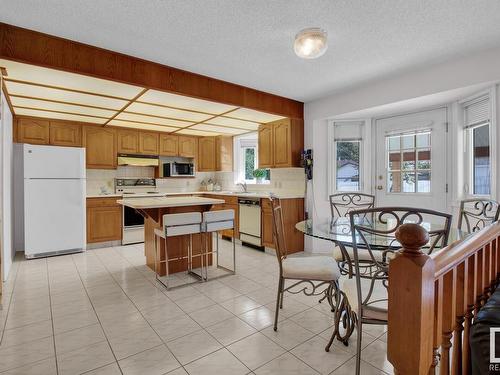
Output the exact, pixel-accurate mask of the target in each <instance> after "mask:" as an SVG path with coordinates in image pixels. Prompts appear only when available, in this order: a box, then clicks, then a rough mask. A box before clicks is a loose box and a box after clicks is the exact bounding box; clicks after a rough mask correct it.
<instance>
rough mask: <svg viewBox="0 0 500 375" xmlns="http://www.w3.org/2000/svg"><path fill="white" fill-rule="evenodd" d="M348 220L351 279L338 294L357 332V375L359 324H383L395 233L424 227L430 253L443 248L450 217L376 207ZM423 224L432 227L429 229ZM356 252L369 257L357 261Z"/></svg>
mask: <svg viewBox="0 0 500 375" xmlns="http://www.w3.org/2000/svg"><path fill="white" fill-rule="evenodd" d="M360 218H363V220H360ZM349 219H350V223H351V233H352V243H353V255H354V259H353V269H354V275H353V276H354V277H353V278H349V279H347V280H345V281H344V283H343V284H342V290H343V292H344V293H345V295H346V297H347V302H348V305H349V306H348V308H346V313H347V314H349V316H347V318H348V319H350V320H351V322H352V324H353V325H355V326H356V328H357V343H356V344H357V346H356V374H359V372H360V365H361V338H362V331H363V324H382V325H386V324H387V298H388V297H387V286H388V272H389V262H390V260H391V259H392V258H393V257H394V255H395V253H396V252H397V251H398V250H399V249H400V247H401V246H400V244H399V243H398V242H397V240H396V237H395V233H396V230H397V229H398V228H399V227H400V226H401V225H402V224H405V223H415V224H421V225H423V226H427V228H426V229H428V231H429V243H428V244H427V245H426V246H425V247H426V248H427V252H428V253H431V252H432V251H433V250H434V249H435V248H436V247H438V246H439V247H444V246H446V245H447V241H448V236H449V232H450V227H451V219H452V216H451V215H449V214H446V213H442V212H437V211H432V210H426V209H419V208H410V207H380V208H370V209H363V210H358V211H351V212H350V213H349ZM427 221H429V222H431V223H433V224H432V226H431V227H429V225H427ZM360 251H363V254H368V255H369V257H364V258H363V259H361V258H360V257H359V253H360ZM343 318H344V319H346V317H343ZM336 335H337V332H335V331H334V332H333V334H332V337H331V339H330V341H329V343H328V344H327V346H326V348H325V350H326V351H329V350H330V346H331V345H332V343H333V340H334V339H335V337H336ZM347 339H348V337H347ZM344 343H346V342H344Z"/></svg>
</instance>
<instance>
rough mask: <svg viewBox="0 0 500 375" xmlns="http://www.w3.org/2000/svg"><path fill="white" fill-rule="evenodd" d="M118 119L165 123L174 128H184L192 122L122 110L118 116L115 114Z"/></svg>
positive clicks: (155, 123)
mask: <svg viewBox="0 0 500 375" xmlns="http://www.w3.org/2000/svg"><path fill="white" fill-rule="evenodd" d="M116 118H117V119H118V120H127V121H134V122H137V123H147V124H152V125H165V126H173V127H176V128H184V127H186V126H188V125H191V124H193V122H191V121H189V122H186V121H179V120H171V119H164V118H161V117H152V116H144V115H136V114H133V113H128V112H122V113H120V114H119V115H118V116H116Z"/></svg>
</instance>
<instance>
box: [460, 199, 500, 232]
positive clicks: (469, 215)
mask: <svg viewBox="0 0 500 375" xmlns="http://www.w3.org/2000/svg"><path fill="white" fill-rule="evenodd" d="M499 215H500V203H498V202H497V201H494V200H492V199H484V198H472V199H464V200H462V201H460V212H459V217H458V229H460V230H464V231H467V232H469V233H472V232H476V231H478V230H480V229H482V228H484V227H485V226H487V225H489V224H491V223H494V222H495V221H498V219H499ZM464 227H465V228H464Z"/></svg>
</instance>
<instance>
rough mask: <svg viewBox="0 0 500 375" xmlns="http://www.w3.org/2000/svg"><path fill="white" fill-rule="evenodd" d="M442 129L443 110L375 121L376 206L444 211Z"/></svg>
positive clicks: (444, 138)
mask: <svg viewBox="0 0 500 375" xmlns="http://www.w3.org/2000/svg"><path fill="white" fill-rule="evenodd" d="M446 128H447V109H446V108H438V109H433V110H427V111H422V112H418V113H412V114H406V115H398V116H392V117H387V118H381V119H378V120H376V121H375V132H376V139H377V142H376V162H375V163H376V166H375V172H376V176H375V182H374V186H375V196H376V202H377V206H379V207H394V206H406V207H419V208H427V209H431V210H435V211H441V212H447V211H448V204H447V201H448V199H447V190H448V188H447V171H446V157H447V152H446V149H447V147H446V145H447V129H446Z"/></svg>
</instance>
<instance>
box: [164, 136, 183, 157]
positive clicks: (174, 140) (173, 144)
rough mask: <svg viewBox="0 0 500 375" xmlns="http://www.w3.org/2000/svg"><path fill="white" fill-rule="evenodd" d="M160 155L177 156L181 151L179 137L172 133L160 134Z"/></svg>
mask: <svg viewBox="0 0 500 375" xmlns="http://www.w3.org/2000/svg"><path fill="white" fill-rule="evenodd" d="M159 151H160V152H159V153H160V155H163V156H177V154H178V152H179V137H178V136H176V135H170V134H160V150H159Z"/></svg>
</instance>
